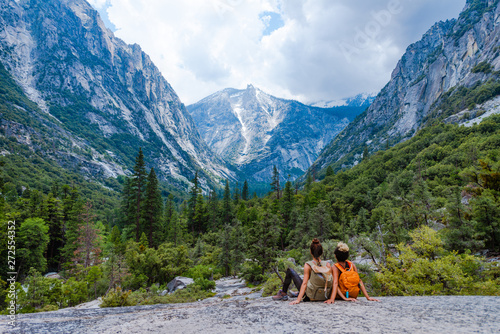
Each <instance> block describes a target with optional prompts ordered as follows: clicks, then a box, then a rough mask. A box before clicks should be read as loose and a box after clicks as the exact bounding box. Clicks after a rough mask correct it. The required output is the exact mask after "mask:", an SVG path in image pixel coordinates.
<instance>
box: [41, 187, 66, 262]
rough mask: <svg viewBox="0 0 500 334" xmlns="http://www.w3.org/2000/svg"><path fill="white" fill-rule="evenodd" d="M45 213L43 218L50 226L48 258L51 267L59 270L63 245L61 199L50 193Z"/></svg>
mask: <svg viewBox="0 0 500 334" xmlns="http://www.w3.org/2000/svg"><path fill="white" fill-rule="evenodd" d="M44 206H45V209H44V212H45V215H44V216H43V219H44V220H45V222H46V223H47V225H48V227H49V238H50V241H49V245H48V248H47V260H48V266H49V268H52V269H55V270H59V269H60V268H58V266H59V263H60V260H61V259H60V251H61V248H62V246H63V241H64V235H63V218H64V215H63V210H62V205H61V201H60V200H59V199H57V198H55V197H54V196H53V194H52V193H49V195H48V196H47V198H46V200H45V204H44Z"/></svg>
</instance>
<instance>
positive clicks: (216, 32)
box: [91, 0, 465, 104]
mask: <svg viewBox="0 0 500 334" xmlns="http://www.w3.org/2000/svg"><path fill="white" fill-rule="evenodd" d="M91 3H92V4H93V5H94V6H95V7H96V8H101V9H102V8H104V7H106V8H107V13H108V16H109V19H110V21H111V22H112V23H113V24H114V25H115V27H116V29H117V31H116V35H117V36H118V37H120V38H122V39H123V40H124V41H125V42H127V43H137V44H139V45H141V47H142V48H143V50H144V51H145V52H146V53H148V54H149V55H150V56H151V58H152V60H153V61H154V62H155V64H156V65H157V66H158V67H159V68H160V70H161V71H162V73H163V75H164V76H165V78H166V79H167V80H168V81H169V82H170V83H171V84H172V86H173V87H174V89H175V90H176V92H177V93H178V94H179V96H180V97H181V99H182V101H183V102H184V103H186V104H189V103H193V102H196V101H197V100H199V99H201V98H203V97H205V96H207V95H209V94H211V93H213V92H215V91H217V90H220V89H223V88H226V87H234V88H243V87H246V84H248V83H253V84H254V85H255V86H257V87H259V88H261V89H263V90H265V91H268V92H269V93H271V94H274V95H276V96H280V97H287V98H296V99H299V100H302V101H304V102H308V101H314V100H330V99H337V98H342V97H347V96H352V95H355V94H357V93H359V92H365V91H369V92H372V91H378V90H379V89H381V88H382V87H383V86H384V85H385V84H386V83H387V81H388V80H389V78H390V74H391V71H392V69H393V68H394V67H395V65H396V62H397V61H398V59H399V58H400V57H401V55H402V54H403V53H404V50H405V49H406V47H407V46H408V45H409V44H410V43H412V42H415V41H417V40H418V39H420V37H421V35H422V34H423V33H425V31H426V30H427V29H428V28H430V26H431V25H432V24H433V23H434V22H436V21H438V20H444V19H450V18H453V17H457V16H458V13H459V11H460V9H462V7H463V6H464V4H465V0H461V1H456V0H442V1H434V0H419V1H403V0H387V1H373V0H357V1H350V2H346V1H341V0H186V1H178V0H92V1H91ZM99 6H100V7H99ZM265 12H275V13H280V14H281V17H282V20H283V22H284V25H283V26H282V27H280V28H279V29H277V30H274V31H272V33H271V34H270V35H267V36H263V34H264V32H265V31H266V28H268V25H267V24H266V23H267V21H266V20H265V19H263V16H262V15H263V13H265Z"/></svg>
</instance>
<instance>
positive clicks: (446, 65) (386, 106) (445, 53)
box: [314, 0, 500, 169]
mask: <svg viewBox="0 0 500 334" xmlns="http://www.w3.org/2000/svg"><path fill="white" fill-rule="evenodd" d="M499 18H500V7H499V6H498V0H494V1H491V0H469V1H467V4H466V7H465V8H464V10H463V12H462V13H461V14H460V17H459V18H458V20H451V21H446V22H439V23H436V24H435V25H434V26H433V27H432V28H431V29H430V30H429V31H428V32H427V33H426V34H425V35H424V36H423V37H422V39H421V40H420V41H418V42H416V43H414V44H412V45H410V46H409V47H408V49H407V50H406V53H405V54H404V55H403V57H402V58H401V60H400V61H399V62H398V64H397V66H396V68H395V69H394V71H393V73H392V76H391V80H390V81H389V83H388V84H387V85H386V86H385V87H384V88H383V89H382V91H381V92H380V93H379V94H378V96H377V97H376V99H375V101H374V102H373V103H372V105H371V106H370V108H368V109H367V111H366V112H365V113H363V114H362V115H360V116H359V117H358V118H357V119H356V120H355V121H354V122H352V123H351V124H350V125H349V126H348V127H347V128H346V129H345V130H344V131H343V132H342V133H341V134H340V135H339V136H338V137H337V138H335V140H334V141H333V142H332V143H330V144H329V145H328V147H326V148H325V150H324V151H323V152H322V153H321V155H320V157H319V158H318V160H317V161H316V162H315V164H314V168H316V169H324V168H325V167H326V166H328V165H332V164H333V165H334V167H335V168H336V169H340V168H342V167H348V166H352V165H353V164H356V162H357V161H359V159H360V158H361V153H362V152H363V150H364V147H365V146H367V147H368V150H369V152H374V151H377V150H379V149H381V148H383V147H385V146H386V145H394V144H396V143H398V142H401V141H403V140H405V139H408V138H410V137H411V136H412V135H414V134H415V133H416V131H417V130H418V129H419V127H421V126H425V125H426V124H429V122H431V121H432V120H433V119H440V118H441V116H440V115H441V114H442V112H441V110H440V102H441V101H442V99H443V97H444V96H445V95H446V96H448V95H450V94H451V95H452V94H456V93H455V92H452V91H451V90H452V89H454V88H456V87H461V86H463V87H465V88H468V89H471V88H472V87H478V85H482V84H485V83H487V82H488V80H490V79H492V80H494V81H495V82H496V81H497V80H498V73H497V72H496V71H498V70H500V57H499V55H500V53H499V49H500V46H499V45H500V43H499V38H500V25H499V23H500V21H499ZM483 62H485V63H486V64H487V65H486V68H487V70H478V64H479V65H480V64H481V63H483ZM445 93H447V94H445ZM481 102H484V101H481ZM467 107H468V106H464V108H463V109H465V108H467Z"/></svg>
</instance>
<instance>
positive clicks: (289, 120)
mask: <svg viewBox="0 0 500 334" xmlns="http://www.w3.org/2000/svg"><path fill="white" fill-rule="evenodd" d="M365 107H366V106H365ZM188 110H189V111H190V113H191V115H192V117H193V119H194V121H195V123H196V124H197V126H198V128H199V130H200V133H201V135H202V137H203V138H204V139H205V141H206V142H207V143H208V145H209V146H210V147H211V148H212V149H213V150H214V151H215V152H217V153H218V154H219V155H220V156H221V157H223V158H224V159H225V160H226V161H228V162H230V163H232V164H235V165H237V166H238V167H239V168H240V169H241V170H242V171H243V173H244V174H245V175H246V176H247V177H249V178H251V179H252V178H253V179H254V180H256V181H268V180H269V179H270V178H271V174H272V170H273V165H276V166H278V167H279V168H280V170H281V173H282V175H283V176H284V177H286V176H287V175H289V174H290V176H291V178H292V179H295V178H296V177H298V176H300V175H302V174H303V172H304V171H305V170H306V169H307V168H308V167H309V166H310V165H311V164H312V163H313V161H314V160H315V159H316V158H317V156H318V154H319V152H320V151H321V150H322V149H323V147H324V146H325V145H326V144H327V143H329V142H330V141H331V140H332V139H333V138H334V137H335V136H336V135H337V134H338V133H339V132H340V131H342V129H343V128H344V127H345V126H346V125H347V124H348V123H349V117H350V116H352V117H355V116H356V112H358V113H359V112H361V111H362V110H361V107H358V108H357V109H356V108H353V109H342V108H340V109H339V108H333V109H324V108H318V107H311V106H306V105H304V104H302V103H299V102H297V101H291V100H284V99H280V98H277V97H274V96H271V95H269V94H266V93H265V92H263V91H261V90H260V89H258V88H255V87H254V86H252V85H249V86H248V87H247V89H245V90H237V89H232V88H228V89H225V90H223V91H220V92H217V93H215V94H213V95H211V96H209V97H207V98H205V99H203V100H201V101H200V102H198V103H195V104H193V105H190V106H188ZM349 111H350V112H352V113H351V114H350V113H349ZM351 119H352V118H351Z"/></svg>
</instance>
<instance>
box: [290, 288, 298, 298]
mask: <svg viewBox="0 0 500 334" xmlns="http://www.w3.org/2000/svg"><path fill="white" fill-rule="evenodd" d="M288 295H289V296H290V297H292V298H297V297H298V296H299V292H298V291H297V292H293V291H292V290H290V291H288Z"/></svg>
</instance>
